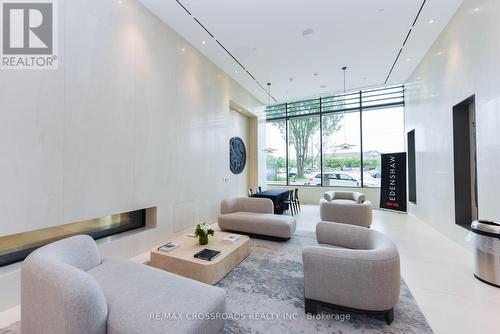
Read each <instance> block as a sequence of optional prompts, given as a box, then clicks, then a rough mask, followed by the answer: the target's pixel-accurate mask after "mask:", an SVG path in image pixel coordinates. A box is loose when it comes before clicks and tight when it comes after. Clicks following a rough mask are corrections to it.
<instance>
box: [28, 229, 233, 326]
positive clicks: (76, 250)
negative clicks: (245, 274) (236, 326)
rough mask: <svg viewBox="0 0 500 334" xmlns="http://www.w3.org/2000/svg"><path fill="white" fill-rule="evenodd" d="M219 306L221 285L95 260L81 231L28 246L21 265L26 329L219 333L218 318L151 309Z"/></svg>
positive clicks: (218, 308)
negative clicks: (174, 317) (168, 317)
mask: <svg viewBox="0 0 500 334" xmlns="http://www.w3.org/2000/svg"><path fill="white" fill-rule="evenodd" d="M224 310H225V292H224V290H222V289H220V288H216V287H212V286H209V285H206V284H203V283H199V282H196V281H193V280H190V279H187V278H184V277H181V276H177V275H174V274H171V273H168V272H165V271H162V270H159V269H156V268H153V267H150V266H147V265H143V264H139V263H135V262H132V261H130V260H126V259H118V258H116V259H110V260H107V261H104V262H102V263H101V257H100V255H99V251H98V249H97V246H96V243H95V241H94V240H93V239H92V238H91V237H89V236H85V235H79V236H75V237H71V238H68V239H64V240H60V241H56V242H54V243H52V244H50V245H47V246H44V247H42V248H40V249H38V250H36V251H34V252H33V253H31V255H29V256H28V258H26V260H25V261H24V263H23V266H22V270H21V331H22V333H27V334H46V333H51V334H113V333H120V334H127V333H152V334H153V333H156V334H160V333H161V334H165V333H192V334H195V333H196V334H197V333H205V334H208V333H219V331H220V330H221V329H222V327H223V326H224V322H223V321H222V320H216V321H210V320H196V321H187V320H178V321H164V319H163V320H162V319H157V318H155V314H159V313H169V312H170V313H174V312H176V313H203V312H214V313H221V312H224Z"/></svg>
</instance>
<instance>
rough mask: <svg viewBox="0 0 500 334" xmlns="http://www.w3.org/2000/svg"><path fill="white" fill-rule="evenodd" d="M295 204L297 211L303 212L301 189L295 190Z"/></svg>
mask: <svg viewBox="0 0 500 334" xmlns="http://www.w3.org/2000/svg"><path fill="white" fill-rule="evenodd" d="M293 202H294V204H295V210H297V209H298V210H299V211H302V209H301V207H300V200H299V188H295V196H293Z"/></svg>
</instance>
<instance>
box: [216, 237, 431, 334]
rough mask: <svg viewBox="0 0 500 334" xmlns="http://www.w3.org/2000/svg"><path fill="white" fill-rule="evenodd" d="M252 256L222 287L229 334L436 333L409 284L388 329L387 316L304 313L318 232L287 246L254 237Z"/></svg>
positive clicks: (235, 270) (293, 240) (404, 286)
mask: <svg viewBox="0 0 500 334" xmlns="http://www.w3.org/2000/svg"><path fill="white" fill-rule="evenodd" d="M251 242H252V252H251V255H250V256H249V257H248V258H247V259H245V260H244V261H243V262H242V263H241V264H240V265H239V266H238V267H236V268H235V269H234V270H233V271H232V272H231V273H230V274H229V275H227V276H226V277H225V278H224V279H223V280H222V281H221V282H219V283H218V284H217V286H219V287H221V288H223V289H224V290H226V293H227V311H228V313H229V314H230V315H233V318H235V319H229V320H228V321H226V325H225V327H224V333H289V334H293V333H332V334H348V333H369V334H375V333H398V334H399V333H406V334H409V333H432V329H431V328H430V326H429V325H428V323H427V321H426V319H425V317H424V315H423V314H422V312H421V311H420V309H419V307H418V305H417V303H416V301H415V299H414V298H413V296H412V294H411V292H410V290H409V289H408V286H407V285H406V283H405V282H404V281H403V280H401V295H400V300H399V303H398V305H397V306H396V308H395V310H394V322H393V323H392V324H391V325H390V326H389V325H387V324H386V322H385V320H384V317H383V316H374V315H363V314H356V313H347V312H343V311H341V310H327V309H323V310H322V313H321V315H322V316H323V317H324V319H314V320H312V319H308V318H307V317H306V315H305V312H304V274H303V269H302V248H303V247H304V246H308V245H315V244H317V243H316V239H315V236H314V233H310V232H299V233H296V235H294V236H293V238H292V239H291V240H289V241H288V242H284V243H280V242H273V241H264V240H257V239H252V241H251ZM327 317H330V319H326V318H327Z"/></svg>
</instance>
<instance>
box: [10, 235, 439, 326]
mask: <svg viewBox="0 0 500 334" xmlns="http://www.w3.org/2000/svg"><path fill="white" fill-rule="evenodd" d="M315 244H316V239H315V236H314V233H309V232H299V233H297V234H296V235H295V236H294V237H293V238H292V239H291V240H289V241H288V242H284V243H280V242H273V241H265V240H257V239H252V253H251V255H250V256H249V257H248V258H247V259H246V260H244V261H243V262H242V263H241V264H240V265H239V266H238V267H236V268H235V269H234V270H233V271H232V272H231V273H230V274H229V275H227V276H226V277H225V278H224V279H223V280H222V281H221V282H219V284H217V285H218V286H219V287H221V288H223V289H225V290H226V292H227V311H228V313H229V314H231V315H232V316H233V318H234V319H230V320H228V321H226V325H225V327H224V331H223V333H238V334H240V333H266V334H268V333H270V334H274V333H289V334H295V333H307V334H309V333H330V334H349V333H365V334H378V333H384V334H390V333H394V334H396V333H398V334H399V333H405V334H410V333H419V334H420V333H432V330H431V328H430V327H429V325H428V323H427V321H426V320H425V317H424V315H423V314H422V312H421V311H420V309H419V308H418V305H417V303H416V302H415V299H414V298H413V296H412V294H411V292H410V290H409V289H408V287H407V286H406V284H405V282H404V281H403V280H402V281H401V296H400V301H399V303H398V305H397V306H396V308H395V310H394V322H393V323H392V324H391V325H390V326H389V325H387V324H386V323H385V321H384V317H383V316H369V315H363V314H356V313H346V312H343V311H341V310H327V309H324V310H323V313H322V314H323V315H325V316H328V315H330V317H333V319H330V320H325V319H314V320H311V319H307V318H306V315H305V313H304V292H303V291H304V275H303V271H302V247H304V246H307V245H315ZM243 317H244V318H245V319H243ZM251 317H252V319H250V318H251ZM19 327H20V326H19V323H18V322H17V323H14V324H12V325H11V326H9V327H6V328H4V329H0V334H19V333H20V328H19Z"/></svg>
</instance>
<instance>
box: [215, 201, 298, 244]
mask: <svg viewBox="0 0 500 334" xmlns="http://www.w3.org/2000/svg"><path fill="white" fill-rule="evenodd" d="M218 222H219V228H220V229H222V230H226V231H234V232H241V233H244V234H249V235H251V236H255V237H264V238H271V239H278V240H287V239H290V237H291V236H292V235H293V233H295V229H296V225H297V223H296V220H295V218H294V217H290V216H281V215H275V214H274V205H273V201H271V200H270V199H268V198H249V197H241V198H230V199H225V200H223V201H222V202H221V205H220V215H219V219H218Z"/></svg>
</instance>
